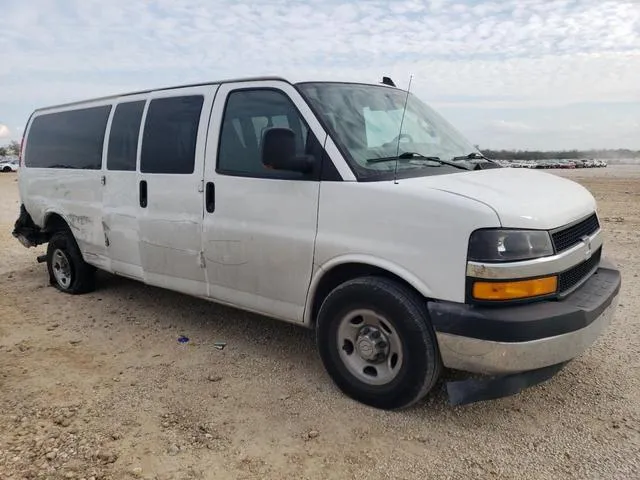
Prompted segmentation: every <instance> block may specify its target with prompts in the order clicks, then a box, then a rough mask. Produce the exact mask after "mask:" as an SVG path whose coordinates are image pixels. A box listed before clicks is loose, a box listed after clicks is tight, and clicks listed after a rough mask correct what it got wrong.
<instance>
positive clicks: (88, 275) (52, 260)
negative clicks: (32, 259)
mask: <svg viewBox="0 0 640 480" xmlns="http://www.w3.org/2000/svg"><path fill="white" fill-rule="evenodd" d="M47 269H48V270H49V281H50V283H51V284H52V285H53V286H54V287H56V288H57V289H58V290H61V291H63V292H65V293H71V294H80V293H87V292H90V291H92V290H93V289H94V288H95V268H94V267H92V266H91V265H89V264H88V263H86V262H85V261H84V259H83V258H82V253H81V252H80V249H79V248H78V244H77V243H76V241H75V239H74V238H73V234H72V233H71V232H70V231H68V230H63V231H59V232H56V233H54V234H53V236H52V237H51V239H50V240H49V245H48V246H47Z"/></svg>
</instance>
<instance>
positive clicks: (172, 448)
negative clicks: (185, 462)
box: [168, 445, 180, 456]
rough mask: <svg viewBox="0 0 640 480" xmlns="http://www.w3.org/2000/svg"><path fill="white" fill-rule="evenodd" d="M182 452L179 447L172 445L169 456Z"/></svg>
mask: <svg viewBox="0 0 640 480" xmlns="http://www.w3.org/2000/svg"><path fill="white" fill-rule="evenodd" d="M179 452H180V449H179V448H178V446H177V445H171V446H170V447H169V450H168V453H169V455H172V456H173V455H177V454H178V453H179Z"/></svg>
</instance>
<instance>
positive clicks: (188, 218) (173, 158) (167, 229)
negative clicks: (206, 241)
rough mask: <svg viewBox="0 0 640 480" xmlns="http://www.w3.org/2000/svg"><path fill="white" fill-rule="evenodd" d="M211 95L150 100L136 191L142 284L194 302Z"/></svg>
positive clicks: (170, 94) (182, 92) (201, 278)
mask: <svg viewBox="0 0 640 480" xmlns="http://www.w3.org/2000/svg"><path fill="white" fill-rule="evenodd" d="M216 89H217V86H212V85H208V86H201V87H188V88H180V89H171V90H165V91H157V92H154V93H152V94H151V95H150V98H149V103H148V105H147V109H146V112H145V115H144V126H143V132H142V144H141V150H140V171H139V174H138V184H137V189H136V191H137V200H138V212H139V214H138V225H139V232H140V257H141V262H142V269H143V271H144V279H145V281H146V282H147V283H149V284H152V285H158V286H162V287H167V288H171V289H173V290H178V291H182V292H185V293H189V294H192V295H198V296H204V295H206V293H207V285H206V281H205V271H204V268H203V264H202V257H201V251H202V215H203V184H202V181H203V163H204V154H205V143H206V135H207V127H208V119H209V114H210V113H211V105H212V102H213V96H214V94H215V91H216Z"/></svg>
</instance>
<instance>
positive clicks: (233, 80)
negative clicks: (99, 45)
mask: <svg viewBox="0 0 640 480" xmlns="http://www.w3.org/2000/svg"><path fill="white" fill-rule="evenodd" d="M269 80H271V81H279V82H286V83H288V84H290V85H299V84H303V83H312V81H310V80H306V81H303V82H296V83H292V82H290V81H289V80H287V79H286V78H283V77H278V76H265V77H244V78H228V79H224V80H217V81H209V82H200V83H190V84H185V85H173V86H168V87H158V88H149V89H146V90H138V91H134V92H127V93H115V94H112V95H106V96H103V97H95V98H87V99H83V100H76V101H74V102H68V103H61V104H58V105H49V106H47V107H40V108H36V109H35V110H34V111H33V113H36V112H42V111H45V110H50V109H54V108H62V107H72V106H75V105H82V104H84V103H89V102H98V101H102V100H109V99H112V98H119V97H127V96H131V95H141V94H145V93H151V92H161V91H164V90H173V89H177V88H188V87H202V86H206V85H222V84H224V83H236V82H255V81H269ZM313 83H350V84H354V85H372V86H378V87H386V88H394V89H397V87H391V86H389V85H384V84H381V83H380V84H378V83H366V82H347V81H329V80H318V81H313Z"/></svg>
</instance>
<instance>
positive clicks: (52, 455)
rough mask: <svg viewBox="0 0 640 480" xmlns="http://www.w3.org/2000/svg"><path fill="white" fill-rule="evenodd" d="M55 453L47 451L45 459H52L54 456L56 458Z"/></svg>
mask: <svg viewBox="0 0 640 480" xmlns="http://www.w3.org/2000/svg"><path fill="white" fill-rule="evenodd" d="M56 455H57V453H56V452H53V451H51V452H47V454H46V455H45V456H44V457H45V458H46V459H47V460H53V459H54V458H56Z"/></svg>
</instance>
